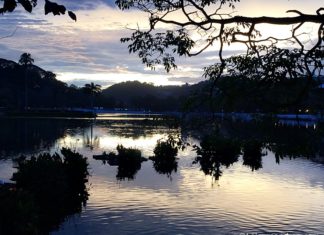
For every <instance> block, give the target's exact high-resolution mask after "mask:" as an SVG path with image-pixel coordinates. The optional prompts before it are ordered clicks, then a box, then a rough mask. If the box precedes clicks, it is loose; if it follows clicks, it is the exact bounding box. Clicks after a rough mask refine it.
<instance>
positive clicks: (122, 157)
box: [116, 145, 143, 180]
mask: <svg viewBox="0 0 324 235" xmlns="http://www.w3.org/2000/svg"><path fill="white" fill-rule="evenodd" d="M117 152H118V155H117V158H118V170H117V175H116V178H117V179H119V180H125V179H128V180H132V179H134V177H135V174H136V173H137V171H139V170H140V169H141V163H142V160H143V159H142V153H141V151H140V150H139V149H134V148H125V147H124V146H123V145H118V146H117Z"/></svg>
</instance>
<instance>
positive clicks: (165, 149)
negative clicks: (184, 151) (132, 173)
mask: <svg viewBox="0 0 324 235" xmlns="http://www.w3.org/2000/svg"><path fill="white" fill-rule="evenodd" d="M177 154H178V146H177V141H176V140H175V139H174V138H173V137H172V136H169V137H168V139H167V140H165V141H163V140H159V141H158V142H157V144H156V146H155V148H154V157H153V158H151V159H152V161H153V167H154V169H155V170H156V171H157V172H158V173H160V174H167V175H168V176H171V173H172V172H173V171H174V172H176V171H177V168H178V163H177V160H176V156H177Z"/></svg>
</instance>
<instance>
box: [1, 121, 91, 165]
mask: <svg viewBox="0 0 324 235" xmlns="http://www.w3.org/2000/svg"><path fill="white" fill-rule="evenodd" d="M88 125H89V124H88V121H84V120H69V119H55V120H48V119H36V118H17V119H15V118H1V119H0V130H1V135H0V146H1V147H0V159H1V158H8V157H11V156H18V155H20V154H25V153H34V152H38V151H39V150H40V149H41V150H46V149H47V150H48V149H50V148H51V147H52V146H53V145H54V144H55V142H56V141H57V139H59V138H62V137H64V136H65V135H66V134H67V132H68V131H69V130H71V129H72V130H74V129H77V128H82V129H83V128H87V126H88Z"/></svg>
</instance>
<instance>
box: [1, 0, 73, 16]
mask: <svg viewBox="0 0 324 235" xmlns="http://www.w3.org/2000/svg"><path fill="white" fill-rule="evenodd" d="M17 3H19V4H20V5H21V6H22V7H23V8H24V9H25V11H27V12H29V13H31V12H32V11H33V8H34V7H36V6H37V4H38V1H37V0H17V2H16V0H3V7H2V8H0V14H3V13H6V12H13V11H14V10H15V9H16V8H17ZM44 12H45V15H47V14H49V13H52V14H53V15H64V14H65V12H66V7H65V6H64V5H59V4H57V3H56V2H51V1H49V0H45V7H44ZM68 15H69V16H70V18H71V19H72V20H74V21H76V20H77V17H76V15H75V14H74V13H73V12H72V11H68Z"/></svg>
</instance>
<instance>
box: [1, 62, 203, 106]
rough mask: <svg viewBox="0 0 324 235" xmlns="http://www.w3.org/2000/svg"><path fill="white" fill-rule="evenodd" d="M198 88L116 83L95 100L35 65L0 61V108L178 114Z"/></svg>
mask: <svg viewBox="0 0 324 235" xmlns="http://www.w3.org/2000/svg"><path fill="white" fill-rule="evenodd" d="M201 86H202V85H201V84H198V85H183V86H154V85H152V84H148V83H140V82H138V81H135V82H123V83H118V84H115V85H113V86H111V87H109V88H107V89H104V90H103V91H102V93H100V94H96V95H95V96H94V97H93V96H92V95H91V94H89V93H87V92H86V91H85V89H84V88H80V87H76V86H74V85H70V86H68V85H67V84H66V83H64V82H62V81H59V80H57V79H56V76H55V74H54V73H52V72H50V71H46V70H44V69H42V68H40V67H38V66H35V65H28V68H27V69H26V67H24V66H23V65H20V64H18V63H16V62H14V61H9V60H5V59H0V107H4V108H9V109H23V108H25V107H29V108H70V107H75V108H76V107H77V108H79V107H81V108H91V106H92V105H94V106H97V107H103V108H108V109H114V108H124V109H126V108H127V109H137V110H151V111H178V110H181V109H183V107H184V106H185V103H186V101H187V98H188V97H190V96H191V95H192V94H193V93H195V92H194V91H197V88H199V87H201Z"/></svg>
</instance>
